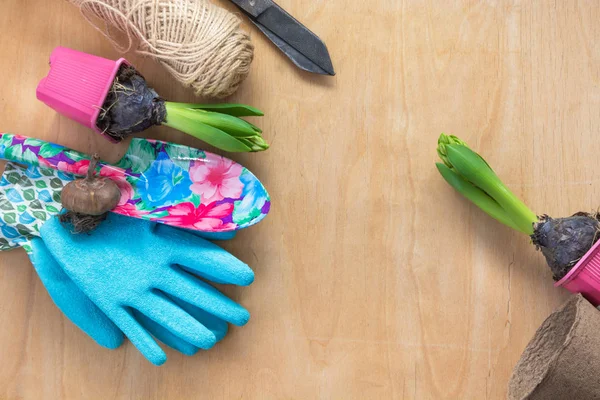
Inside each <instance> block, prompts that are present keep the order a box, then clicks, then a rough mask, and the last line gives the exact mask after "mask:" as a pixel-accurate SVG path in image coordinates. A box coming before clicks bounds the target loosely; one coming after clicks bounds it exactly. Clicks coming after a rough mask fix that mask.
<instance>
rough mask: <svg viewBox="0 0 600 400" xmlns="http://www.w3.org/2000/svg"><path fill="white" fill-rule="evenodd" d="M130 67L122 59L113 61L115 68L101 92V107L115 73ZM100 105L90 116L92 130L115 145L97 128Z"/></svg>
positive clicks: (111, 139) (112, 140)
mask: <svg viewBox="0 0 600 400" xmlns="http://www.w3.org/2000/svg"><path fill="white" fill-rule="evenodd" d="M123 64H125V65H131V64H129V62H128V61H127V60H126V59H124V58H122V57H121V58H119V59H118V60H117V61H115V67H114V69H113V71H112V73H111V74H110V76H111V78H110V82H108V83H107V85H106V88H105V89H103V90H102V105H104V101H105V100H106V96H107V95H108V91H109V90H110V89H111V88H112V85H113V82H114V81H115V76H117V73H118V72H119V69H120V68H121V65H123ZM102 105H101V106H100V107H97V108H96V111H94V113H93V114H92V121H93V126H92V129H93V130H94V131H96V132H97V133H99V134H101V135H102V136H104V137H105V138H107V139H108V140H110V141H111V142H113V143H116V142H117V141H116V140H114V139H113V138H111V137H110V136H107V135H105V134H104V132H103V131H102V130H101V129H100V128H98V116H99V115H100V111H102Z"/></svg>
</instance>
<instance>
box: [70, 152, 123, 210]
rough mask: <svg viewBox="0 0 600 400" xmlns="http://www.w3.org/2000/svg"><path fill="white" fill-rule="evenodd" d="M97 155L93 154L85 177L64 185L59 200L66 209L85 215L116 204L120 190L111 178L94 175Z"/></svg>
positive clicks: (110, 208)
mask: <svg viewBox="0 0 600 400" xmlns="http://www.w3.org/2000/svg"><path fill="white" fill-rule="evenodd" d="M97 162H98V156H96V155H95V156H94V158H92V161H91V162H90V166H89V168H88V174H87V177H85V178H83V179H77V180H75V181H72V182H69V183H68V184H66V185H65V187H64V188H63V190H62V193H61V196H60V197H61V202H62V205H63V207H64V208H65V209H67V210H68V211H71V212H74V213H78V214H85V215H94V216H96V215H102V214H104V213H106V212H108V211H110V210H112V209H113V208H115V207H116V206H117V204H118V203H119V200H120V198H121V191H120V190H119V187H118V186H117V184H116V183H114V182H113V181H112V180H110V179H107V178H104V177H97V176H94V173H95V169H96V164H97Z"/></svg>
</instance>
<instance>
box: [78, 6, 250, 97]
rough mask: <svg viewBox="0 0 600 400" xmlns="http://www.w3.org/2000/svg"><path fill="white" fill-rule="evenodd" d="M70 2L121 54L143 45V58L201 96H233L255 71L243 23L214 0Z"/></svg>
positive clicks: (140, 52) (138, 48)
mask: <svg viewBox="0 0 600 400" xmlns="http://www.w3.org/2000/svg"><path fill="white" fill-rule="evenodd" d="M68 1H69V2H71V3H73V4H74V5H76V6H78V7H79V9H80V10H81V13H82V14H83V16H84V17H85V18H86V19H87V20H88V21H89V22H90V23H91V24H92V25H93V26H94V27H95V28H96V29H97V30H99V31H100V32H102V33H103V34H104V35H105V36H106V37H107V38H108V39H109V40H110V41H111V42H112V44H113V46H115V48H116V49H117V50H119V51H121V52H127V51H129V50H131V49H132V48H133V47H134V45H137V47H136V48H135V51H136V52H137V53H138V54H141V55H144V56H149V57H152V58H154V59H156V60H158V61H159V62H160V63H161V64H162V65H164V66H165V68H167V69H168V70H169V72H170V73H171V74H173V76H175V78H176V79H177V80H178V81H179V82H181V83H182V84H183V85H185V86H191V87H192V88H194V90H195V92H196V94H197V95H199V96H203V97H214V98H223V97H227V96H229V95H231V94H232V93H233V92H235V91H236V90H237V88H238V86H239V85H240V83H241V82H242V81H243V80H244V78H246V76H247V75H248V73H249V72H250V64H251V63H252V58H253V55H254V46H253V45H252V43H251V42H250V37H249V36H248V34H247V33H246V32H244V31H242V30H241V29H240V19H239V18H238V17H237V16H235V15H234V14H232V13H230V12H229V11H227V10H225V9H223V8H220V7H217V6H216V5H214V4H212V3H211V2H210V1H209V0H68ZM95 17H97V18H100V19H101V20H102V21H103V22H104V26H103V27H102V24H98V23H97V20H95V19H94V18H95ZM114 29H116V30H118V31H119V32H121V33H123V34H124V37H125V38H126V41H125V43H124V44H122V41H123V35H120V36H121V37H118V35H115V32H114Z"/></svg>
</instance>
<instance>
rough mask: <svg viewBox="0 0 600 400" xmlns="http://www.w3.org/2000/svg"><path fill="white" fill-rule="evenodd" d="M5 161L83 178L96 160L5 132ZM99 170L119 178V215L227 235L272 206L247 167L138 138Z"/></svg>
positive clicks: (1, 144) (0, 155)
mask: <svg viewBox="0 0 600 400" xmlns="http://www.w3.org/2000/svg"><path fill="white" fill-rule="evenodd" d="M0 159H5V160H8V161H14V162H17V163H21V164H25V165H30V166H39V167H46V168H52V169H56V170H58V171H62V172H67V173H71V174H73V175H76V176H84V175H85V174H86V173H87V170H88V166H89V163H90V159H91V157H90V156H88V155H86V154H83V153H80V152H78V151H75V150H71V149H68V148H66V147H63V146H60V145H57V144H54V143H49V142H46V141H43V140H40V139H34V138H28V137H26V136H20V135H14V134H10V133H0ZM98 166H99V175H100V176H104V177H107V178H110V179H112V180H114V181H115V183H116V184H117V185H118V186H119V189H120V191H121V200H120V201H119V204H118V206H117V207H116V208H115V209H113V210H112V212H115V213H117V214H123V215H127V216H131V217H136V218H142V219H147V220H151V221H153V222H158V223H164V224H168V225H172V226H177V227H181V228H186V229H193V230H197V231H202V232H228V231H235V230H238V229H242V228H247V227H249V226H251V225H254V224H256V223H257V222H259V221H261V220H262V219H263V218H264V217H265V216H266V215H267V213H268V212H269V209H270V205H271V201H270V198H269V195H268V194H267V191H266V190H265V188H264V186H263V185H262V183H261V182H260V181H259V180H258V179H257V178H256V176H254V175H253V174H252V173H251V172H250V171H249V170H247V169H246V168H244V167H243V166H242V165H240V164H238V163H236V162H234V161H232V160H229V159H227V158H225V157H222V156H219V155H216V154H212V153H209V152H205V151H202V150H197V149H194V148H191V147H187V146H183V145H178V144H174V143H169V142H162V141H158V140H146V139H139V138H135V139H132V141H131V144H130V146H129V149H128V150H127V152H126V153H125V155H124V156H123V158H122V159H121V160H120V161H119V162H117V163H116V164H115V165H111V164H107V163H104V162H100V163H99V164H98ZM50 183H51V184H52V182H50ZM57 183H58V182H57Z"/></svg>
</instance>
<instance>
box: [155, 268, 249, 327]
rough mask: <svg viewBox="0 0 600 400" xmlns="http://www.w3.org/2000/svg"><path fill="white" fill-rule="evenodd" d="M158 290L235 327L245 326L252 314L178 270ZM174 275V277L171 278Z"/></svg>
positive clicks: (212, 288)
mask: <svg viewBox="0 0 600 400" xmlns="http://www.w3.org/2000/svg"><path fill="white" fill-rule="evenodd" d="M169 274H170V275H169V276H167V279H164V280H163V281H162V282H160V284H159V286H157V288H158V289H160V290H162V291H163V292H165V293H167V294H168V295H170V296H172V297H174V298H177V299H180V300H182V301H185V302H187V303H189V304H191V305H193V306H196V307H198V308H200V309H202V310H204V311H206V312H208V313H210V314H212V315H213V316H215V317H218V318H220V319H222V320H225V321H227V322H230V323H232V324H234V325H238V326H241V325H245V324H246V323H247V322H248V320H249V319H250V313H249V312H248V310H246V309H245V308H244V307H242V306H241V305H239V304H238V303H236V302H235V301H233V300H231V299H230V298H229V297H227V296H225V295H224V294H223V293H221V292H219V291H218V290H217V289H215V288H214V287H212V286H210V285H209V284H207V283H205V282H203V281H201V280H200V279H198V278H196V277H194V276H192V275H190V274H188V273H187V272H185V271H183V270H181V269H178V270H171V272H170V273H169ZM171 274H172V276H171Z"/></svg>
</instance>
